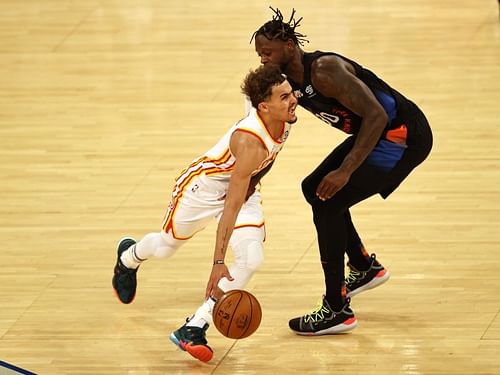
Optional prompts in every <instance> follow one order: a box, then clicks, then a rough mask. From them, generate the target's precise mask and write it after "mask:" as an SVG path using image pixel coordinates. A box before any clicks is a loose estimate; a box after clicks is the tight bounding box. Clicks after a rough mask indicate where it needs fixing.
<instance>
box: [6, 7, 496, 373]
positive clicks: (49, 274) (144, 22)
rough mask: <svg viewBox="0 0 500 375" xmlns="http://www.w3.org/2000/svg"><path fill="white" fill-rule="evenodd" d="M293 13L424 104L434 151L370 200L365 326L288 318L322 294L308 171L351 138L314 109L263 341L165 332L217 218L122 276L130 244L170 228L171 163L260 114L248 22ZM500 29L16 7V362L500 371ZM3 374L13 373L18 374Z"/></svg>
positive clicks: (174, 369)
mask: <svg viewBox="0 0 500 375" xmlns="http://www.w3.org/2000/svg"><path fill="white" fill-rule="evenodd" d="M269 5H273V6H275V7H279V8H280V9H281V10H282V11H283V13H284V14H285V17H288V15H289V14H290V11H291V9H292V7H294V8H295V9H296V10H297V15H298V16H299V17H304V19H303V20H302V26H301V27H300V28H299V31H300V32H302V33H303V34H306V35H307V37H308V39H309V40H310V43H309V44H307V45H306V46H305V49H306V50H308V51H311V50H314V49H323V50H333V51H336V52H338V53H341V54H344V55H346V56H349V57H351V58H352V59H354V60H356V61H358V62H360V63H361V64H363V65H365V66H366V67H368V68H370V69H372V70H373V71H375V72H376V73H377V74H378V75H380V76H381V77H382V78H383V79H385V80H386V81H387V82H388V83H390V84H391V85H392V86H393V87H395V88H396V89H398V90H399V91H401V92H403V93H404V94H405V95H407V96H408V97H410V98H411V99H413V100H414V101H415V102H416V103H418V104H419V105H420V106H421V107H422V109H423V110H424V111H425V113H426V114H427V116H428V118H429V120H430V122H431V125H432V127H433V130H434V136H435V146H434V150H433V152H432V154H431V156H430V157H429V159H428V160H427V161H426V162H425V163H424V164H423V165H422V166H421V167H419V168H418V169H417V170H416V171H415V172H414V173H413V174H412V175H411V176H410V177H409V178H408V180H407V181H406V182H405V183H404V184H403V185H402V186H401V187H400V189H399V190H398V191H397V192H396V193H394V194H393V195H392V196H391V197H390V198H389V199H388V200H386V201H383V200H382V199H381V198H379V197H373V198H370V199H369V200H367V201H365V202H363V203H361V204H359V205H358V206H356V207H354V209H353V210H352V214H353V220H354V222H355V223H356V225H357V227H358V230H359V232H360V234H361V236H362V238H363V240H364V242H365V245H366V247H367V248H368V250H369V251H371V252H375V253H376V254H377V256H378V259H380V261H381V262H382V263H383V264H384V265H385V266H386V267H387V268H388V269H389V270H390V271H391V274H392V278H391V280H390V281H389V282H388V283H387V284H385V285H384V286H382V287H380V288H378V289H376V290H373V291H370V292H367V293H366V294H362V295H360V296H357V297H355V298H354V299H353V301H352V306H353V309H354V311H355V313H356V315H357V317H358V320H359V326H358V328H357V329H356V330H354V331H353V332H352V333H349V334H346V335H340V336H324V337H317V338H310V337H298V336H296V335H294V334H293V333H291V331H289V329H288V326H287V322H288V320H289V319H290V318H292V317H295V316H298V315H301V314H304V313H306V312H308V311H310V310H312V309H313V308H314V307H315V305H316V302H317V300H318V299H319V298H320V297H321V294H322V292H323V278H322V271H321V267H320V264H319V255H318V250H317V245H316V239H315V231H314V228H313V224H312V220H311V213H310V211H309V208H308V206H307V205H306V203H305V202H304V200H303V198H302V196H301V192H300V182H301V179H302V178H303V177H304V176H305V175H307V174H308V173H309V172H310V171H311V170H312V169H313V168H314V167H315V166H316V165H317V164H318V163H319V162H320V161H321V160H322V158H323V157H324V156H325V155H326V154H327V153H328V152H329V151H330V150H331V149H332V148H333V147H334V146H335V145H336V144H338V143H339V142H341V141H342V139H343V135H342V134H341V133H340V132H338V131H336V130H334V129H331V128H329V127H327V126H326V125H324V124H323V123H321V122H320V121H319V120H317V119H315V118H313V117H312V116H311V115H309V114H308V113H306V112H305V111H303V110H300V111H299V113H298V115H299V122H298V123H297V124H296V125H295V126H294V129H293V133H292V135H291V137H290V139H289V141H288V142H287V145H286V147H285V150H284V151H283V152H282V154H281V155H280V157H279V159H278V161H277V163H276V165H275V168H274V171H273V172H272V173H271V174H270V175H268V176H266V178H265V181H264V186H263V195H264V209H265V212H266V227H267V240H266V261H265V264H264V265H263V266H262V269H261V270H260V271H259V272H258V273H257V274H256V276H255V277H254V278H253V279H252V281H251V282H250V284H249V285H248V290H250V291H252V292H253V293H254V294H255V295H256V296H257V297H258V298H259V300H260V302H261V304H262V308H263V320H262V325H261V327H260V328H259V330H258V331H257V332H256V333H255V334H254V335H253V336H251V337H249V338H247V339H244V340H239V341H234V340H230V339H226V338H224V337H222V336H220V335H219V334H218V333H217V332H216V331H215V329H210V330H209V333H208V340H209V344H210V345H211V346H212V348H213V349H214V351H215V355H214V359H213V360H212V361H211V362H210V363H208V364H203V363H201V362H197V361H196V360H194V359H192V358H191V357H190V356H189V355H187V354H186V353H184V352H181V351H179V350H177V349H176V348H175V347H174V346H173V345H172V344H171V343H170V342H169V340H168V335H169V333H170V332H171V331H172V330H174V329H177V328H178V327H179V326H180V325H181V324H182V323H183V321H184V319H185V317H186V316H188V315H190V314H191V313H193V312H194V310H195V309H196V307H197V306H198V305H199V304H200V303H201V301H202V295H203V292H204V288H205V285H206V281H207V278H208V274H209V271H210V261H211V256H212V247H213V243H214V230H215V225H213V226H211V227H209V228H207V230H205V231H204V232H202V233H200V234H199V235H197V236H196V237H195V238H194V239H193V240H192V241H191V242H190V243H188V244H187V245H186V246H185V247H183V248H182V249H180V250H179V252H178V253H177V254H176V255H175V256H174V257H172V258H170V259H168V260H164V259H153V260H150V261H148V262H147V263H146V264H144V265H143V266H142V267H141V270H140V271H139V288H138V295H137V298H136V300H135V301H134V303H133V304H131V305H127V306H125V305H121V304H120V303H119V302H118V301H117V300H116V298H115V297H114V295H113V293H112V289H111V276H112V269H113V264H114V262H115V245H116V242H117V241H118V239H120V238H121V237H122V236H124V235H132V236H135V237H137V238H141V237H142V236H143V235H144V234H146V233H149V232H153V231H158V230H159V227H160V224H161V221H162V219H163V215H164V212H165V209H166V207H167V204H168V202H169V193H170V190H171V187H172V183H173V178H174V177H175V176H176V175H177V173H178V172H179V171H180V170H181V169H182V168H184V166H185V165H186V164H187V163H188V162H190V161H191V160H192V159H193V158H194V157H196V156H198V155H199V154H201V153H202V152H204V151H205V150H206V149H208V148H209V147H210V146H212V145H213V144H214V142H215V141H217V140H218V138H219V136H221V135H222V133H223V132H224V131H225V130H226V129H227V128H228V127H229V126H230V125H232V124H233V123H234V122H235V121H236V120H238V119H239V118H241V116H242V115H243V99H242V96H241V94H240V92H239V91H240V90H239V86H240V82H241V80H242V79H243V77H244V76H245V74H246V73H247V72H248V70H249V69H250V68H255V67H256V66H258V64H259V60H258V59H257V56H256V54H255V52H254V50H253V46H252V45H250V44H249V40H250V37H251V35H252V33H253V32H254V31H255V30H256V29H257V28H258V27H259V26H260V25H261V24H262V23H264V22H265V21H267V20H268V19H269V18H270V16H271V12H270V11H269V9H268V6H269ZM499 118H500V22H499V14H498V5H497V2H496V1H495V0H484V1H477V0H460V1H452V0H441V1H433V0H421V1H411V2H410V1H396V0H380V1H369V0H361V1H358V2H352V1H347V0H329V1H326V0H308V1H305V0H297V1H295V2H290V1H284V0H277V1H275V2H274V3H273V4H269V3H268V2H264V1H260V0H257V1H222V0H213V1H212V0H209V1H204V2H202V1H191V2H183V1H172V0H149V1H138V0H120V1H116V0H115V1H113V0H88V1H72V0H32V1H17V0H0V240H1V243H2V246H1V248H0V360H2V361H5V362H8V363H11V364H14V365H16V366H19V367H21V368H25V369H27V370H30V371H32V372H35V373H37V374H48V375H56V374H57V375H58V374H104V375H111V374H128V375H139V374H141V375H143V374H276V373H277V372H279V371H283V372H286V373H288V374H350V375H356V374H363V375H370V374H408V375H423V374H442V375H448V374H450V375H452V374H453V375H454V374H461V375H470V374H481V375H486V374H488V375H493V374H500V256H499V253H500V234H499V230H500V188H499V185H500V152H499V146H498V143H499V142H500V130H499V129H500V119H499ZM0 373H1V370H0Z"/></svg>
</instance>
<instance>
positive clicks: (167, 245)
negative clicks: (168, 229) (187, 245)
mask: <svg viewBox="0 0 500 375" xmlns="http://www.w3.org/2000/svg"><path fill="white" fill-rule="evenodd" d="M183 242H184V241H179V240H176V239H175V238H173V237H172V236H171V235H169V234H166V233H165V232H162V233H161V236H159V237H158V238H157V240H156V244H155V245H156V246H155V249H156V250H155V256H156V257H158V258H168V257H171V256H172V255H174V253H175V252H176V251H177V249H178V248H179V247H181V246H182V244H183Z"/></svg>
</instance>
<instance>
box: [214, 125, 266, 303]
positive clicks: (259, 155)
mask: <svg viewBox="0 0 500 375" xmlns="http://www.w3.org/2000/svg"><path fill="white" fill-rule="evenodd" d="M231 150H232V152H233V155H234V156H235V157H236V163H235V167H234V170H233V172H232V173H231V179H230V181H229V188H228V191H227V195H226V199H225V202H224V211H223V212H222V216H221V218H220V220H219V224H218V226H217V235H216V238H215V250H214V258H213V260H214V264H213V266H212V272H211V274H210V278H209V281H208V285H207V289H206V293H205V298H208V297H209V296H210V295H214V296H216V297H218V296H220V295H221V293H220V290H219V288H218V287H217V284H218V283H219V280H220V279H221V278H223V277H226V278H228V279H229V280H231V281H232V280H233V278H232V277H231V275H230V274H229V270H228V269H227V267H226V265H225V264H224V259H225V256H226V250H227V246H228V244H229V239H230V238H231V234H232V233H233V229H234V225H235V223H236V218H237V217H238V214H239V212H240V209H241V206H242V205H243V203H244V202H245V200H246V198H247V191H248V189H249V184H250V180H251V177H252V172H253V171H255V170H256V169H257V168H258V167H259V165H260V164H261V163H262V161H264V159H265V158H266V156H267V150H266V149H264V147H263V146H262V144H261V143H260V141H259V140H258V139H257V138H256V137H255V136H253V135H251V134H248V133H244V132H235V133H234V134H233V136H232V137H231Z"/></svg>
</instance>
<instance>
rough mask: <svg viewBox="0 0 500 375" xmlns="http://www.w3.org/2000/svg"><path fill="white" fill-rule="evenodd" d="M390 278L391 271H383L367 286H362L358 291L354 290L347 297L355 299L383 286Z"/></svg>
mask: <svg viewBox="0 0 500 375" xmlns="http://www.w3.org/2000/svg"><path fill="white" fill-rule="evenodd" d="M381 273H382V274H381ZM390 277H391V274H390V273H389V271H388V270H386V269H383V270H381V271H380V272H379V273H378V274H377V276H375V277H374V278H373V279H372V280H371V281H370V282H369V283H366V284H365V285H363V286H360V287H359V288H357V289H354V290H353V291H352V292H349V293H347V297H353V296H355V295H356V294H359V293H361V292H364V291H367V290H370V289H373V288H376V287H377V286H379V285H382V284H383V283H385V282H386V281H387V280H389V278H390Z"/></svg>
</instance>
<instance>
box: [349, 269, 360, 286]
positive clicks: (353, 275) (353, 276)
mask: <svg viewBox="0 0 500 375" xmlns="http://www.w3.org/2000/svg"><path fill="white" fill-rule="evenodd" d="M361 276H362V273H361V272H359V271H356V270H355V269H354V268H349V275H347V277H346V278H345V281H346V282H347V284H352V283H354V282H356V281H357V280H358V279H360V278H361Z"/></svg>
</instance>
